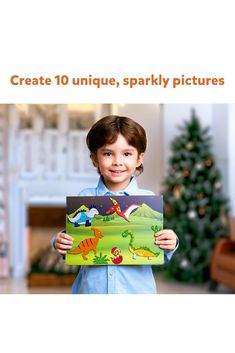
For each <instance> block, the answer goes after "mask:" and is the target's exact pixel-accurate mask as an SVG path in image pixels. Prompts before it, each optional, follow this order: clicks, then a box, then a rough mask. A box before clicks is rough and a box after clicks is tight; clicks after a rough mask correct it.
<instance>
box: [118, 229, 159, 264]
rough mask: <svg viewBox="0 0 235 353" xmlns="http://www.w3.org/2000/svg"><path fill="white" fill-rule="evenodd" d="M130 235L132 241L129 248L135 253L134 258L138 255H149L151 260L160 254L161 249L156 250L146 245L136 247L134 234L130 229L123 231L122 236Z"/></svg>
mask: <svg viewBox="0 0 235 353" xmlns="http://www.w3.org/2000/svg"><path fill="white" fill-rule="evenodd" d="M128 235H129V236H130V238H131V239H130V242H129V246H128V249H129V251H130V252H131V253H132V254H133V256H132V258H133V259H136V256H142V257H147V258H148V260H151V258H152V257H157V256H159V255H160V252H159V251H156V252H154V251H153V250H151V249H150V248H149V247H148V246H146V245H141V246H138V247H135V246H134V234H133V233H131V232H130V231H129V230H125V231H124V232H123V233H122V236H123V237H124V238H126V237H128Z"/></svg>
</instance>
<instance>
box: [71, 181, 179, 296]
mask: <svg viewBox="0 0 235 353" xmlns="http://www.w3.org/2000/svg"><path fill="white" fill-rule="evenodd" d="M112 195H116V196H117V195H119V196H120V195H154V193H153V192H152V191H148V190H144V189H139V187H138V185H137V182H136V179H135V178H134V177H133V178H132V179H131V181H130V183H129V185H128V186H127V188H126V189H125V190H123V191H120V192H118V193H116V194H114V193H112V192H110V191H109V190H108V189H107V188H106V186H105V185H104V183H103V180H102V177H101V178H100V180H99V182H98V185H97V187H96V188H89V189H84V190H82V191H81V192H80V193H79V196H112ZM173 252H174V251H165V254H164V258H165V261H166V262H167V261H169V260H170V258H171V256H172V254H173ZM156 292H157V289H156V283H155V280H154V276H153V272H152V267H151V265H130V266H127V265H123V266H115V265H111V266H109V265H104V266H81V268H80V271H79V273H78V275H77V277H76V279H75V281H74V283H73V286H72V293H73V294H155V293H156Z"/></svg>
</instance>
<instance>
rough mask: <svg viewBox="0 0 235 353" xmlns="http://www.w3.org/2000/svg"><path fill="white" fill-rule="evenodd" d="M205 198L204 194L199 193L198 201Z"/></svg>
mask: <svg viewBox="0 0 235 353" xmlns="http://www.w3.org/2000/svg"><path fill="white" fill-rule="evenodd" d="M203 197H204V194H203V192H199V193H198V194H197V199H198V200H202V199H203Z"/></svg>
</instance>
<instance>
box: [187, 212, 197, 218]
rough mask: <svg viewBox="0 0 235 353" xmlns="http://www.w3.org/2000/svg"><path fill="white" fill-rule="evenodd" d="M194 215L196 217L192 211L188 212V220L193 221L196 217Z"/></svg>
mask: <svg viewBox="0 0 235 353" xmlns="http://www.w3.org/2000/svg"><path fill="white" fill-rule="evenodd" d="M196 215H197V213H196V211H194V210H190V211H189V212H188V218H190V219H194V218H195V217H196Z"/></svg>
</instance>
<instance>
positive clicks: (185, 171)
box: [183, 169, 190, 178]
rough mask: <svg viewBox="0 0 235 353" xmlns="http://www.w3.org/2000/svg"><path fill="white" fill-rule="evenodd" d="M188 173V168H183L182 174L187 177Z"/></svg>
mask: <svg viewBox="0 0 235 353" xmlns="http://www.w3.org/2000/svg"><path fill="white" fill-rule="evenodd" d="M189 175H190V171H189V170H188V169H184V170H183V176H184V177H185V178H187V177H188V176H189Z"/></svg>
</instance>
